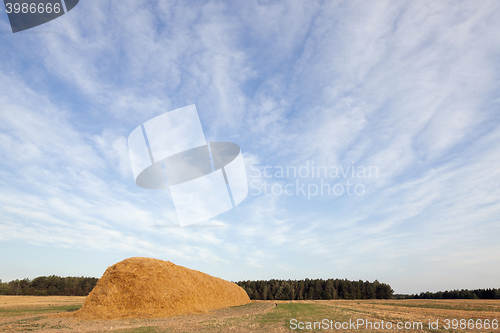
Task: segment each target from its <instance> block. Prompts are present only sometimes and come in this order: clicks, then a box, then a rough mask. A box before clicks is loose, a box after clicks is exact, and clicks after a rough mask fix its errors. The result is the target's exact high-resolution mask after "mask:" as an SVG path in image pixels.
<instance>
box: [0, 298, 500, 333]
mask: <svg viewBox="0 0 500 333" xmlns="http://www.w3.org/2000/svg"><path fill="white" fill-rule="evenodd" d="M84 299H85V297H50V296H49V297H31V296H0V332H61V333H63V332H120V333H133V332H136V333H139V332H151V333H156V332H297V331H299V332H300V331H303V332H321V331H324V332H500V329H498V327H497V326H495V322H497V321H498V320H499V319H500V300H353V301H344V300H335V301H293V302H289V301H278V302H275V301H254V302H252V303H250V304H247V305H243V306H237V307H232V308H228V309H222V310H216V311H212V312H209V313H202V314H193V315H188V316H180V317H171V318H160V319H126V320H92V321H79V320H76V319H74V318H71V317H65V316H61V314H63V315H64V314H69V313H70V312H72V311H75V310H77V309H79V308H80V306H81V305H82V303H83V301H84ZM453 319H456V321H453ZM460 320H462V321H460ZM420 323H421V324H420ZM429 323H431V325H432V327H429ZM486 323H488V324H487V325H485V324H486ZM436 324H437V328H436ZM454 324H456V325H454ZM370 325H371V326H370ZM398 325H399V328H398ZM389 326H391V327H390V328H389ZM405 326H406V328H405ZM454 326H455V327H454ZM472 326H473V328H472ZM302 327H303V328H304V329H303V330H302V329H300V328H302ZM294 328H295V329H294ZM309 328H310V329H309ZM370 328H371V329H370Z"/></svg>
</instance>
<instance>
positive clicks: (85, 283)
mask: <svg viewBox="0 0 500 333" xmlns="http://www.w3.org/2000/svg"><path fill="white" fill-rule="evenodd" d="M98 280H99V279H97V278H93V277H83V276H82V277H71V276H68V277H60V276H56V275H51V276H39V277H37V278H35V279H33V280H30V279H23V280H13V281H10V282H4V283H2V280H0V295H32V296H87V295H88V294H89V293H90V292H91V291H92V289H94V287H95V285H96V284H97V281H98Z"/></svg>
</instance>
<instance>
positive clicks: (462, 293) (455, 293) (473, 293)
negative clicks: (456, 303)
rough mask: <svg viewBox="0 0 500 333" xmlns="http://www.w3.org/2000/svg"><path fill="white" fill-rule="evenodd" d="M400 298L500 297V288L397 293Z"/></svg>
mask: <svg viewBox="0 0 500 333" xmlns="http://www.w3.org/2000/svg"><path fill="white" fill-rule="evenodd" d="M395 296H396V297H395V298H400V299H500V289H495V288H490V289H474V290H467V289H462V290H451V291H448V290H446V291H438V292H435V293H431V292H425V293H420V294H415V295H395Z"/></svg>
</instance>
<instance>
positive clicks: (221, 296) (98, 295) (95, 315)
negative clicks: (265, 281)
mask: <svg viewBox="0 0 500 333" xmlns="http://www.w3.org/2000/svg"><path fill="white" fill-rule="evenodd" d="M246 303H250V299H249V298H248V295H247V293H246V292H245V291H244V290H243V289H242V288H241V287H239V286H238V285H236V284H234V283H231V282H228V281H225V280H222V279H219V278H216V277H213V276H210V275H208V274H205V273H202V272H199V271H195V270H192V269H188V268H185V267H182V266H177V265H174V264H173V263H171V262H169V261H163V260H158V259H151V258H139V257H135V258H129V259H125V260H123V261H121V262H119V263H117V264H114V265H113V266H111V267H109V268H108V269H107V270H106V272H105V273H104V275H103V276H102V277H101V278H100V279H99V282H98V283H97V285H96V286H95V288H94V290H92V292H91V293H90V294H89V295H88V296H87V298H86V300H85V302H84V303H83V306H82V308H81V309H80V310H78V311H75V312H74V313H72V315H73V316H75V317H77V318H80V319H122V318H160V317H171V316H179V315H184V314H192V313H201V312H207V311H210V310H215V309H220V308H225V307H230V306H236V305H242V304H246Z"/></svg>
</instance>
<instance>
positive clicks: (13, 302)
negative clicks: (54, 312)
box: [0, 296, 85, 309]
mask: <svg viewBox="0 0 500 333" xmlns="http://www.w3.org/2000/svg"><path fill="white" fill-rule="evenodd" d="M83 301H85V297H84V296H43V297H34V296H0V309H1V308H15V307H46V306H64V305H75V304H77V305H82V303H83Z"/></svg>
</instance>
